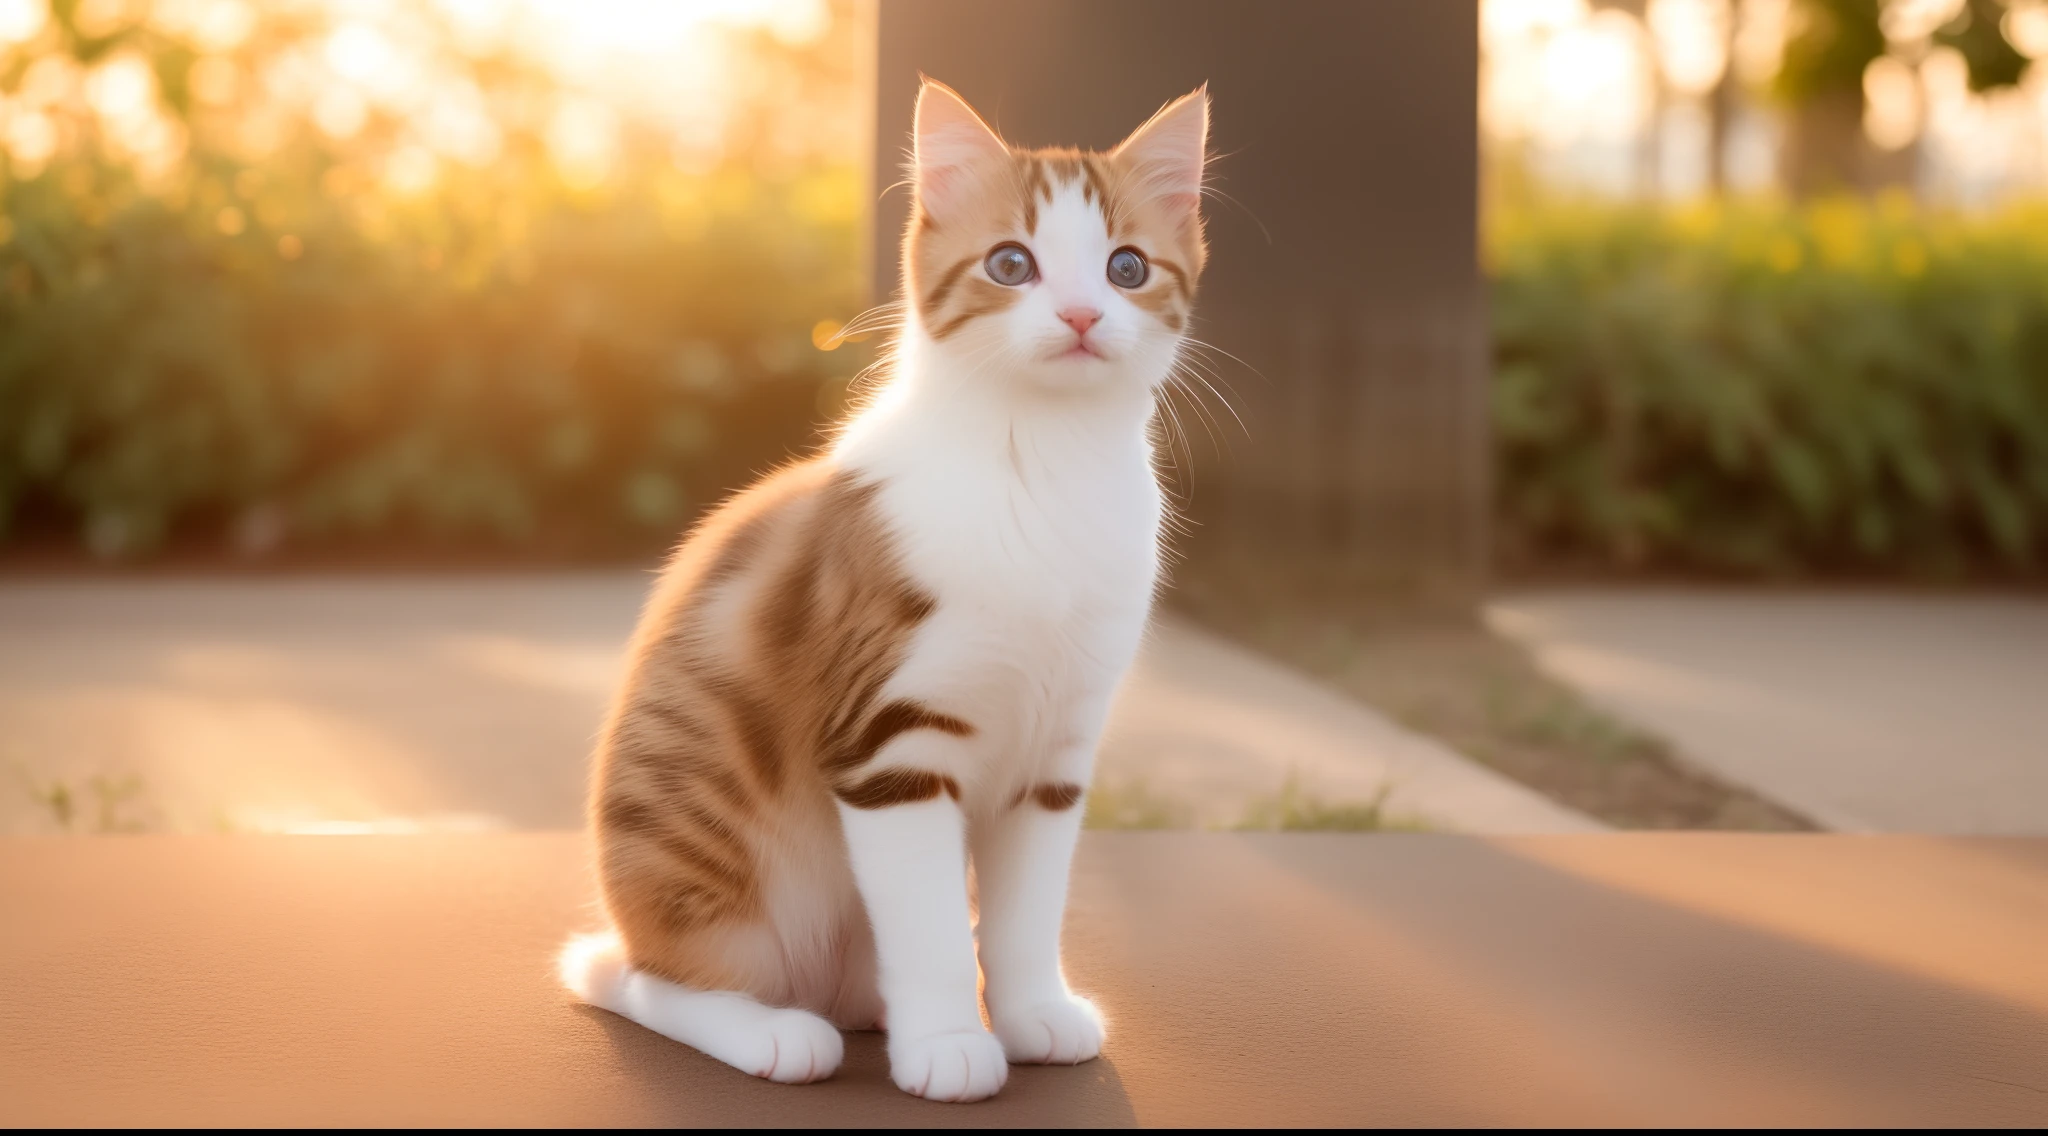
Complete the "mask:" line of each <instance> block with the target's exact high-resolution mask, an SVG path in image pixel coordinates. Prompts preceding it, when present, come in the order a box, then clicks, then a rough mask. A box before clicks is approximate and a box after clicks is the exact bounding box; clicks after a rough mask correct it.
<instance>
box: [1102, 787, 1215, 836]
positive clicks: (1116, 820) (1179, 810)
mask: <svg viewBox="0 0 2048 1136" xmlns="http://www.w3.org/2000/svg"><path fill="white" fill-rule="evenodd" d="M1081 824H1082V827H1084V828H1120V829H1166V828H1193V827H1194V811H1193V810H1192V809H1190V808H1188V806H1187V805H1186V804H1185V803H1183V802H1180V801H1176V800H1174V799H1172V798H1171V797H1166V796H1162V795H1160V794H1158V793H1156V792H1154V791H1153V790H1152V788H1151V786H1149V785H1147V784H1146V783H1145V782H1144V781H1143V780H1135V781H1124V782H1116V783H1110V782H1097V783H1096V785H1095V787H1094V788H1092V789H1090V790H1088V809H1087V812H1085V813H1084V814H1082V818H1081Z"/></svg>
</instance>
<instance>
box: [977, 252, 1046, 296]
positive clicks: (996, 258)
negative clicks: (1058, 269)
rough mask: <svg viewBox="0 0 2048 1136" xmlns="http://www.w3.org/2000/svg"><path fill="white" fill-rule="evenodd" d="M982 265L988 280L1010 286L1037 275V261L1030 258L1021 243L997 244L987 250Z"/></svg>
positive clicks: (1022, 282) (1013, 286) (1026, 282)
mask: <svg viewBox="0 0 2048 1136" xmlns="http://www.w3.org/2000/svg"><path fill="white" fill-rule="evenodd" d="M982 267H983V268H986V269H988V278H989V279H990V280H993V281H995V282H996V283H998V284H1002V285H1005V286H1007V287H1010V288H1015V287H1017V286H1018V285H1019V284H1029V283H1030V282H1031V280H1032V278H1033V277H1035V276H1037V275H1038V262H1037V261H1035V260H1033V259H1031V254H1030V253H1029V252H1026V251H1025V249H1024V246H1023V245H997V246H996V247H995V248H993V249H991V250H990V251H989V254H988V259H987V260H985V261H983V262H982Z"/></svg>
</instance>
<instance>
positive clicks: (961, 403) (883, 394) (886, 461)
mask: <svg viewBox="0 0 2048 1136" xmlns="http://www.w3.org/2000/svg"><path fill="white" fill-rule="evenodd" d="M1153 406H1154V398H1153V394H1152V391H1151V389H1150V388H1149V387H1148V386H1146V385H1145V384H1143V383H1140V382H1120V383H1105V384H1099V385H1094V386H1090V387H1087V388H1069V389H1048V388H1046V387H1042V386H1038V385H1034V384H1030V383H1026V382H1021V381H1018V380H1017V379H1016V377H1015V376H1012V375H1006V374H1001V373H998V372H995V371H993V370H992V369H990V368H971V367H968V366H966V365H964V364H962V363H960V362H958V361H955V360H953V359H951V358H949V357H948V356H946V355H945V354H943V353H940V352H937V351H934V350H932V349H931V347H930V344H929V341H926V342H923V343H919V342H915V341H912V342H908V343H906V344H904V346H903V348H902V350H901V352H900V354H899V357H898V358H897V360H896V362H895V365H894V366H893V368H892V369H891V373H890V375H889V377H888V379H887V380H886V382H885V383H884V385H883V386H882V387H881V388H880V389H879V390H878V391H877V392H876V394H875V395H874V397H873V398H872V399H871V400H870V401H869V403H868V405H867V406H866V407H865V408H864V409H863V410H862V411H861V412H860V413H859V414H858V415H857V416H856V417H855V419H854V420H853V421H852V422H851V423H849V424H848V427H847V429H846V431H845V432H844V433H843V434H842V436H841V438H840V440H839V443H838V445H837V446H836V447H835V450H836V451H837V452H838V453H839V454H841V455H842V456H843V457H847V458H851V459H853V460H855V461H857V462H859V463H860V464H864V465H885V466H894V465H897V464H898V462H896V461H892V460H890V455H891V454H892V453H903V454H909V453H924V454H932V453H934V452H935V451H936V452H952V453H960V454H988V455H1011V454H1029V453H1037V454H1042V455H1046V456H1048V457H1050V456H1052V455H1057V457H1058V460H1060V461H1062V462H1066V463H1079V464H1082V465H1087V466H1098V463H1100V464H1099V466H1098V468H1100V467H1101V466H1107V467H1111V468H1121V467H1131V468H1142V469H1144V470H1146V471H1148V472H1149V469H1150V462H1151V454H1152V447H1151V440H1150V433H1149V430H1150V422H1151V417H1152V413H1153Z"/></svg>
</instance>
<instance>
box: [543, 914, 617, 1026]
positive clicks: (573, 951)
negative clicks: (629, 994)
mask: <svg viewBox="0 0 2048 1136" xmlns="http://www.w3.org/2000/svg"><path fill="white" fill-rule="evenodd" d="M555 973H557V974H559V975H560V976H561V978H562V985H564V986H567V987H568V988H569V991H570V993H572V994H574V995H576V996H577V997H578V998H581V999H583V1000H584V1001H585V1002H588V1003H590V1004H591V1005H593V1006H596V1007H597V1008H598V1009H600V1010H610V1011H611V1012H612V1013H614V1014H620V1015H623V1016H625V1017H632V1015H631V1014H628V1013H626V1011H625V1010H623V1009H621V1008H620V1007H621V1006H622V1005H623V1004H624V998H625V993H626V979H627V978H628V977H629V976H630V975H631V974H632V973H633V967H632V965H631V964H629V963H628V962H627V961H626V945H625V944H624V943H621V942H619V936H618V932H616V931H600V932H598V933H596V934H594V935H574V936H571V937H570V939H569V941H568V942H566V943H564V944H562V954H561V957H560V958H558V959H556V960H555Z"/></svg>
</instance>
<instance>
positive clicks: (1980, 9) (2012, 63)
mask: <svg viewBox="0 0 2048 1136" xmlns="http://www.w3.org/2000/svg"><path fill="white" fill-rule="evenodd" d="M2009 7H2010V5H2009V4H2008V3H2007V2H2006V0H1964V4H1963V10H1962V11H1960V12H1958V13H1956V17H1955V19H1953V20H1950V21H1949V22H1948V23H1947V24H1946V25H1945V26H1943V27H1942V28H1941V29H1940V30H1939V31H1937V32H1935V33H1934V42H1935V43H1936V44H1938V45H1940V46H1942V47H1953V48H1955V49H1956V50H1957V51H1958V52H1960V53H1961V54H1962V57H1963V62H1964V63H1965V64H1966V65H1967V66H1968V67H1969V77H1970V89H1971V90H1972V91H1976V92H1979V93H1982V92H1984V91H1989V90H1993V89H1996V88H1998V87H2017V86H2019V85H2020V80H2021V79H2023V78H2025V76H2026V73H2027V65H2028V64H2029V63H2030V62H2031V60H2029V59H2028V58H2027V57H2026V56H2025V55H2022V54H2020V51H2019V49H2018V48H2016V47H2014V46H2013V45H2012V43H2011V41H2009V40H2007V39H2006V38H2005V28H2004V21H2005V14H2006V9H2007V8H2009Z"/></svg>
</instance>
